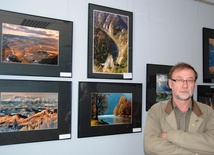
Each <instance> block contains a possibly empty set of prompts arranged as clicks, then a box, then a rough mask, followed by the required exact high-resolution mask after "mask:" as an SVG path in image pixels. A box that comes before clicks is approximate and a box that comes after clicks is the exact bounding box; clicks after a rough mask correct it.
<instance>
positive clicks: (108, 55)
mask: <svg viewBox="0 0 214 155" xmlns="http://www.w3.org/2000/svg"><path fill="white" fill-rule="evenodd" d="M128 24H129V17H128V16H124V15H119V14H114V13H109V12H104V11H99V10H94V11H93V41H94V42H93V73H105V74H108V73H110V74H123V73H128V68H129V64H128V59H129V58H128V54H129V27H128Z"/></svg>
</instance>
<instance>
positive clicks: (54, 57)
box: [0, 10, 73, 77]
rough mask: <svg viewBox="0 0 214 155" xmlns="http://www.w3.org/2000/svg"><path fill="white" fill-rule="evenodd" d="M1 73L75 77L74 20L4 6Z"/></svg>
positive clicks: (0, 16) (0, 18)
mask: <svg viewBox="0 0 214 155" xmlns="http://www.w3.org/2000/svg"><path fill="white" fill-rule="evenodd" d="M0 36H1V42H0V48H1V57H0V67H1V70H0V74H1V75H24V76H25V75H26V76H49V77H71V76H72V37H73V22H71V21H65V20H59V19H52V18H46V17H39V16H34V15H28V14H23V13H16V12H10V11H5V10H0Z"/></svg>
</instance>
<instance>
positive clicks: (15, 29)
mask: <svg viewBox="0 0 214 155" xmlns="http://www.w3.org/2000/svg"><path fill="white" fill-rule="evenodd" d="M2 39H3V40H2V57H1V62H3V63H18V64H43V65H58V55H59V31H55V30H49V29H42V28H35V27H29V26H21V25H15V24H8V23H2Z"/></svg>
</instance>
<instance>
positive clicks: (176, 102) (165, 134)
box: [144, 63, 214, 155]
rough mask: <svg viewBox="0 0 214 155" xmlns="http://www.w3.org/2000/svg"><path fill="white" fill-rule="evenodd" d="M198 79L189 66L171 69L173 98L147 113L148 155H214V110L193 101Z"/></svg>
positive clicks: (146, 149)
mask: <svg viewBox="0 0 214 155" xmlns="http://www.w3.org/2000/svg"><path fill="white" fill-rule="evenodd" d="M197 78H198V74H197V72H196V71H195V69H194V68H193V67H192V66H191V65H189V64H187V63H179V64H177V65H175V66H174V67H172V68H171V70H170V72H169V81H168V84H169V87H170V89H171V90H172V98H171V99H170V100H167V101H163V102H159V103H157V104H155V105H153V106H152V107H151V108H150V110H149V111H148V114H147V120H146V126H145V133H144V149H145V153H146V154H147V155H214V110H213V109H212V108H211V107H210V106H208V105H206V104H203V103H199V102H197V101H195V100H193V99H192V96H193V92H194V89H195V85H196V80H197Z"/></svg>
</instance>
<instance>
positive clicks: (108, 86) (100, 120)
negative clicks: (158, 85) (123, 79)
mask: <svg viewBox="0 0 214 155" xmlns="http://www.w3.org/2000/svg"><path fill="white" fill-rule="evenodd" d="M78 107H79V109H78V138H83V137H92V136H104V135H113V134H125V133H136V132H141V131H142V124H141V116H142V84H137V83H104V82H83V81H82V82H79V106H78Z"/></svg>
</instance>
